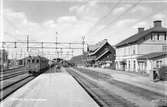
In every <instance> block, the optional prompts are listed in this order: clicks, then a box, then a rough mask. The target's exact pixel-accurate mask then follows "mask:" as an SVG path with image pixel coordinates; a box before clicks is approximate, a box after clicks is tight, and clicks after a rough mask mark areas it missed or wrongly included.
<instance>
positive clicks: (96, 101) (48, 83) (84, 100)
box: [1, 66, 167, 107]
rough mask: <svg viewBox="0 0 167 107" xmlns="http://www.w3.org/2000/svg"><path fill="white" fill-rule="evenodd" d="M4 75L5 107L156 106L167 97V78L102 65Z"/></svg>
mask: <svg viewBox="0 0 167 107" xmlns="http://www.w3.org/2000/svg"><path fill="white" fill-rule="evenodd" d="M1 75H3V76H1V106H2V107H55V106H56V107H156V106H157V105H158V104H159V103H165V101H166V99H165V98H166V97H167V93H165V90H166V89H167V85H166V81H161V82H157V83H154V82H152V81H149V79H148V77H144V76H139V75H137V74H132V73H125V72H118V71H114V70H107V69H101V68H84V67H66V68H63V67H61V72H60V71H59V70H57V68H56V66H55V67H52V68H50V69H48V70H47V71H46V72H45V73H43V74H41V75H39V76H32V75H29V74H28V72H26V70H25V68H24V67H19V68H14V69H11V70H8V71H5V72H3V74H1ZM65 102H66V103H65Z"/></svg>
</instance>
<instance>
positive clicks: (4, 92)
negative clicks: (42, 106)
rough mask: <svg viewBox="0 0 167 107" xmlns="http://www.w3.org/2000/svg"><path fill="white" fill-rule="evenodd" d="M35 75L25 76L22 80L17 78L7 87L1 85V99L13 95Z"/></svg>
mask: <svg viewBox="0 0 167 107" xmlns="http://www.w3.org/2000/svg"><path fill="white" fill-rule="evenodd" d="M33 78H34V77H32V76H27V77H25V78H22V79H20V80H17V81H15V82H13V83H11V84H9V85H6V86H5V87H1V91H0V93H1V96H0V101H2V100H3V99H5V98H6V97H8V96H9V95H11V94H12V93H13V92H15V91H16V90H17V89H19V88H20V87H22V86H24V85H25V84H26V83H28V82H29V81H31V80H32V79H33Z"/></svg>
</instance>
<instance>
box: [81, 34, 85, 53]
mask: <svg viewBox="0 0 167 107" xmlns="http://www.w3.org/2000/svg"><path fill="white" fill-rule="evenodd" d="M84 46H85V36H83V37H82V53H83V54H84Z"/></svg>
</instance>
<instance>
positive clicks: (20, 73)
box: [0, 70, 27, 81]
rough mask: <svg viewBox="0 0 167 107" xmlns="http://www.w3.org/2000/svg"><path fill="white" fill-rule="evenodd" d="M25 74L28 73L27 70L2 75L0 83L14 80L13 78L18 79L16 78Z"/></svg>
mask: <svg viewBox="0 0 167 107" xmlns="http://www.w3.org/2000/svg"><path fill="white" fill-rule="evenodd" d="M25 73H27V71H26V70H22V71H20V70H18V71H14V72H8V73H2V74H1V75H0V81H3V80H6V79H10V78H13V77H16V76H19V75H23V74H25Z"/></svg>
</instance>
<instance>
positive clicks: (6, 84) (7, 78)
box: [0, 68, 35, 101]
mask: <svg viewBox="0 0 167 107" xmlns="http://www.w3.org/2000/svg"><path fill="white" fill-rule="evenodd" d="M17 70H18V71H17ZM20 70H22V68H21V69H15V70H14V72H11V71H6V72H5V73H1V77H0V83H1V85H0V101H2V100H3V99H5V98H6V97H7V96H9V95H10V94H12V93H13V92H14V91H16V90H17V89H19V88H20V87H22V86H23V85H25V84H26V83H28V82H29V81H31V80H32V79H34V78H35V77H34V76H30V75H29V74H28V72H27V71H26V70H22V71H20Z"/></svg>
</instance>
